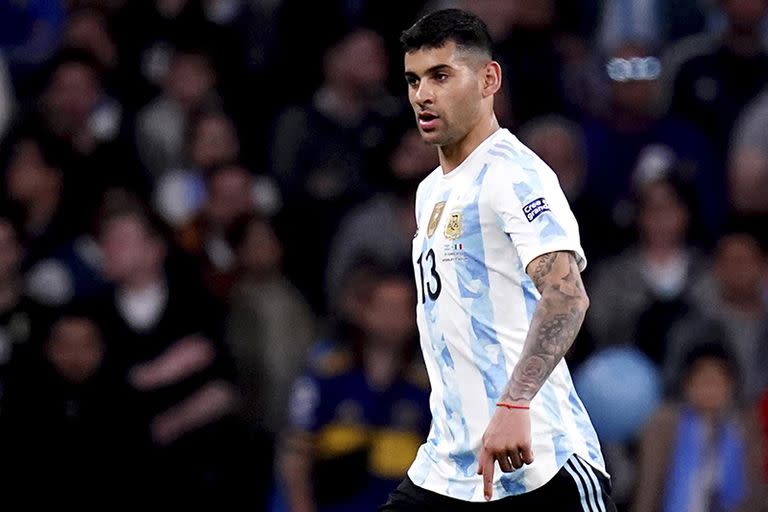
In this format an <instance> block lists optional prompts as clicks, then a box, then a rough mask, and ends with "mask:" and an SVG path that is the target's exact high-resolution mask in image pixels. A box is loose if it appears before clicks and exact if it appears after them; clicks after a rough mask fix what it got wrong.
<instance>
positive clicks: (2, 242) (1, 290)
mask: <svg viewBox="0 0 768 512" xmlns="http://www.w3.org/2000/svg"><path fill="white" fill-rule="evenodd" d="M23 253H24V249H23V247H22V245H21V243H20V241H19V239H18V233H17V231H16V226H15V225H14V223H13V221H12V220H11V219H10V218H9V217H8V216H6V215H4V214H0V396H2V394H3V393H4V391H5V384H6V378H7V377H8V373H9V367H10V365H9V363H10V362H11V361H12V360H18V359H21V360H24V359H25V358H26V357H27V354H28V353H29V352H30V351H32V350H34V348H31V347H32V346H33V345H34V342H35V341H36V340H35V337H36V336H35V332H36V331H38V330H39V327H40V319H41V318H42V317H43V316H44V312H43V310H42V309H41V308H40V306H39V305H37V303H35V302H34V301H32V300H31V299H30V298H29V297H28V296H27V295H26V294H25V293H24V284H23V281H22V275H21V261H22V258H23Z"/></svg>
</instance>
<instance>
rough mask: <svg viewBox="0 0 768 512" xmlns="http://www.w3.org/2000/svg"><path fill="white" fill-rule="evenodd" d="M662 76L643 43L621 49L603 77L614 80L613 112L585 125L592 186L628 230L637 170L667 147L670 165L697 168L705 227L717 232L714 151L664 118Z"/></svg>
mask: <svg viewBox="0 0 768 512" xmlns="http://www.w3.org/2000/svg"><path fill="white" fill-rule="evenodd" d="M659 72H660V70H659V61H658V59H657V58H656V57H655V56H654V52H652V51H651V50H650V49H649V48H647V47H645V46H644V45H642V44H636V43H624V44H621V45H619V46H618V47H617V49H616V50H615V51H614V52H613V53H612V54H611V55H610V57H609V58H608V59H607V60H606V67H605V69H604V70H603V71H602V73H604V76H607V78H608V80H609V89H608V91H607V94H608V98H609V99H608V101H609V104H608V108H607V109H606V110H605V112H603V113H602V114H601V115H599V116H598V117H597V118H594V119H587V120H586V121H585V122H584V134H585V141H586V149H587V169H588V176H587V187H588V189H589V190H591V191H592V193H593V194H594V198H595V199H597V200H599V201H600V203H601V207H602V208H603V209H606V210H607V211H609V212H610V213H611V215H612V220H613V221H614V222H615V223H617V224H618V225H619V226H621V227H627V224H628V222H627V220H628V219H627V216H626V215H625V214H624V212H623V210H622V209H621V207H622V205H623V203H624V202H625V200H626V198H627V197H628V196H629V194H630V190H631V181H632V171H633V169H635V168H636V167H637V166H641V165H642V164H643V162H642V159H641V156H642V155H643V154H644V152H645V151H647V150H648V148H655V147H658V148H661V149H662V151H663V152H664V153H668V154H669V155H670V160H674V161H677V162H681V163H685V164H686V165H687V166H688V167H690V168H691V169H690V173H691V174H692V180H693V182H694V183H695V184H696V190H697V193H698V195H699V198H700V201H701V203H702V204H707V205H708V207H707V209H706V212H705V213H704V215H705V216H706V217H705V221H706V222H705V224H706V225H707V226H708V227H709V228H710V229H711V230H714V229H715V228H716V227H717V226H718V224H719V223H720V222H721V221H722V216H723V215H724V210H725V206H724V202H725V197H724V196H723V194H722V186H721V187H720V188H717V187H715V184H718V183H719V182H718V179H717V178H718V177H717V176H716V174H717V172H716V167H715V166H714V165H713V156H712V154H711V151H710V149H709V147H710V146H709V145H708V144H707V143H706V140H705V139H704V138H703V136H702V135H701V133H700V132H698V131H697V130H696V129H695V128H694V127H693V126H692V125H690V124H688V123H687V122H685V121H682V120H680V119H678V118H675V117H670V116H665V115H661V114H660V112H659V110H658V101H659V93H660V89H659V81H658V76H659ZM720 178H721V177H720Z"/></svg>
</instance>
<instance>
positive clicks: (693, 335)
mask: <svg viewBox="0 0 768 512" xmlns="http://www.w3.org/2000/svg"><path fill="white" fill-rule="evenodd" d="M713 260H714V261H713V263H714V265H713V267H714V268H713V275H714V280H715V287H716V291H717V294H716V296H715V297H713V298H712V300H710V301H707V302H704V303H702V304H700V305H698V307H697V308H696V309H695V310H693V311H691V312H690V313H689V314H688V315H686V316H685V317H684V318H683V319H681V320H680V322H679V323H678V324H677V325H675V326H674V327H673V328H672V332H671V334H670V344H669V347H668V349H667V357H666V362H665V364H666V374H667V381H668V383H670V384H671V383H673V381H674V379H675V378H676V376H677V375H679V374H680V366H681V364H682V359H683V354H685V353H686V352H687V351H688V350H689V349H690V347H691V346H693V345H694V344H695V343H696V341H697V340H699V339H701V338H702V337H703V336H704V335H706V333H713V332H714V333H722V334H721V337H722V339H723V343H725V344H726V345H727V347H728V350H729V351H730V352H731V353H732V354H733V355H734V357H735V358H736V361H737V363H738V364H739V368H740V370H741V371H740V376H741V380H739V381H738V382H737V384H738V388H737V389H738V391H739V393H738V398H739V399H740V400H743V401H744V403H753V402H754V400H756V399H757V397H758V394H759V392H760V391H761V390H762V389H763V387H764V386H765V384H766V380H765V378H764V373H765V369H766V368H768V359H765V356H766V355H768V351H766V350H765V349H764V347H763V346H764V345H765V344H766V343H768V338H766V337H765V334H766V333H768V307H767V306H766V304H765V302H764V301H763V297H762V292H763V287H762V286H763V278H764V276H765V275H766V270H767V269H768V264H766V262H767V260H766V255H765V252H764V250H763V249H762V248H761V247H760V244H759V243H758V241H757V240H755V238H754V237H753V236H752V235H750V234H748V233H746V232H741V231H734V232H732V233H729V234H727V235H725V236H723V237H722V238H721V239H720V241H719V242H718V244H717V247H716V249H715V253H714V258H713Z"/></svg>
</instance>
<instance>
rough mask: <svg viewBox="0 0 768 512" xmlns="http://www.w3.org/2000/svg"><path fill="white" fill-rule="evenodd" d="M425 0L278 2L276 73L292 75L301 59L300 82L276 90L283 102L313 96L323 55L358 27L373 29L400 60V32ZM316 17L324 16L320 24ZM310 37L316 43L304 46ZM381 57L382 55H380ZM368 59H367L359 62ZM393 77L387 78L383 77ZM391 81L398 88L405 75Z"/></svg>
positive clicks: (320, 72)
mask: <svg viewBox="0 0 768 512" xmlns="http://www.w3.org/2000/svg"><path fill="white" fill-rule="evenodd" d="M424 3H425V1H424V0H359V1H354V2H350V1H347V0H325V1H324V2H322V3H320V2H306V1H305V0H279V4H280V5H279V9H278V13H277V26H278V33H279V36H280V47H279V49H278V59H277V60H278V63H279V64H280V65H279V66H278V75H279V76H287V75H290V74H291V73H293V72H294V71H295V70H294V67H293V66H294V63H296V62H302V63H305V65H303V66H302V77H303V78H302V80H290V81H284V82H282V83H281V84H280V88H279V90H277V91H275V93H276V94H278V95H279V96H278V98H279V99H280V100H282V101H283V102H295V101H297V100H299V99H301V98H305V97H307V96H309V95H311V94H312V93H313V92H314V91H315V89H316V88H317V86H318V85H320V82H321V81H322V80H323V76H324V75H325V68H326V67H327V64H326V63H325V62H324V60H325V58H324V55H326V54H327V52H328V51H329V49H330V48H331V47H333V46H334V45H335V44H337V43H338V41H339V40H341V39H342V38H344V37H345V36H346V35H348V34H350V33H353V32H355V31H358V30H360V29H369V30H373V31H375V32H376V33H377V34H379V36H380V37H382V38H383V41H382V42H383V43H384V44H385V45H387V50H388V55H389V56H390V57H391V58H396V59H397V61H398V62H400V59H402V49H401V47H400V41H399V37H400V33H401V32H402V31H403V30H404V29H405V28H406V27H409V26H410V25H411V24H413V22H415V21H416V19H417V17H418V16H419V14H421V9H422V7H423V6H424ZM317 20H322V23H318V22H317ZM306 41H312V44H306ZM377 58H378V57H377ZM357 62H358V63H360V64H363V63H366V59H360V60H358V61H357ZM390 78H392V77H390V76H386V77H385V78H384V80H388V79H390ZM392 83H394V84H397V85H398V86H400V85H401V84H402V83H403V81H402V76H401V73H397V74H394V79H393V80H392Z"/></svg>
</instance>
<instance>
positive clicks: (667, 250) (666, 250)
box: [645, 244, 682, 263]
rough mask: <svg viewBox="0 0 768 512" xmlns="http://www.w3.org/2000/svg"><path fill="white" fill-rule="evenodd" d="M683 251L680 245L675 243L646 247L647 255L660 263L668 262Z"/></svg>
mask: <svg viewBox="0 0 768 512" xmlns="http://www.w3.org/2000/svg"><path fill="white" fill-rule="evenodd" d="M681 252H682V251H681V249H680V247H679V246H678V245H675V244H654V245H648V246H647V247H646V248H645V254H646V257H647V258H648V259H649V260H651V261H655V262H658V263H666V262H667V261H669V260H671V259H672V258H674V257H676V256H678V255H679V254H680V253H681Z"/></svg>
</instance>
